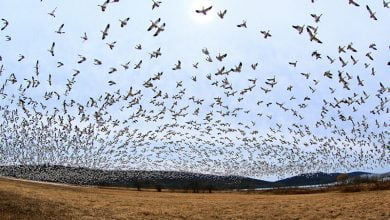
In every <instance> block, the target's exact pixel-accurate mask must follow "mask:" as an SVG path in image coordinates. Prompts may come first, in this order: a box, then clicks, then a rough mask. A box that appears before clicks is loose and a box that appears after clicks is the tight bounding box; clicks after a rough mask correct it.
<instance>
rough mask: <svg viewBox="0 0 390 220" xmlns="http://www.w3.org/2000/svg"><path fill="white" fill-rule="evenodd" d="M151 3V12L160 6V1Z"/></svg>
mask: <svg viewBox="0 0 390 220" xmlns="http://www.w3.org/2000/svg"><path fill="white" fill-rule="evenodd" d="M152 2H153V5H152V10H154V9H155V8H158V7H160V4H161V3H162V2H161V1H155V0H152Z"/></svg>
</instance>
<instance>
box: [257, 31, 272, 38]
mask: <svg viewBox="0 0 390 220" xmlns="http://www.w3.org/2000/svg"><path fill="white" fill-rule="evenodd" d="M260 33H261V34H262V35H264V39H267V38H268V37H272V35H271V33H270V30H268V31H260Z"/></svg>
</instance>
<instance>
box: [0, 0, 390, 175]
mask: <svg viewBox="0 0 390 220" xmlns="http://www.w3.org/2000/svg"><path fill="white" fill-rule="evenodd" d="M35 1H36V2H34V3H29V4H33V5H34V8H32V9H34V10H35V9H36V10H35V11H32V9H30V10H31V12H30V13H31V14H24V13H22V12H19V13H20V14H19V15H18V16H13V17H12V18H11V17H7V16H5V15H7V13H5V12H4V11H2V10H5V9H6V10H9V9H10V6H9V5H8V6H7V7H2V8H3V9H1V5H2V4H5V3H0V18H1V23H0V28H1V31H0V103H1V104H0V114H1V117H0V165H18V164H53V165H54V164H56V165H69V166H76V167H89V168H102V169H141V170H175V171H190V172H202V173H212V174H227V175H244V176H256V177H262V176H272V175H291V174H297V173H305V172H316V171H325V172H327V171H329V172H332V171H349V170H358V169H360V170H368V169H372V168H378V167H382V168H383V167H384V168H386V167H387V168H389V167H390V139H389V129H388V126H389V112H390V110H389V92H390V87H389V80H388V79H389V68H390V66H389V65H390V59H389V50H390V45H389V44H388V43H390V42H385V43H386V44H383V40H382V42H381V43H378V42H376V41H375V40H376V39H378V36H374V35H375V32H374V29H375V30H377V26H375V25H377V24H378V22H382V24H388V25H389V26H390V21H389V20H388V19H389V16H388V13H389V6H390V3H389V2H386V1H383V2H382V0H375V1H363V0H343V1H340V2H343V3H342V4H341V8H342V10H345V11H353V12H356V11H358V13H359V14H360V18H359V19H360V20H363V21H364V23H363V24H352V23H351V24H350V25H355V26H360V27H359V28H360V30H361V32H360V33H358V34H357V33H356V34H353V35H352V37H351V38H350V39H345V38H343V39H342V40H340V41H337V36H338V30H334V32H333V33H329V31H330V30H332V29H331V27H330V26H329V24H327V21H328V20H329V19H330V18H331V17H332V16H333V15H331V14H332V11H331V10H329V9H327V10H324V11H322V9H321V7H316V5H317V4H321V2H323V1H327V0H306V1H303V2H304V3H302V2H300V3H299V4H307V5H308V6H307V7H309V8H311V10H310V11H308V10H301V11H297V12H296V13H297V14H303V15H300V16H303V17H306V18H308V19H309V20H310V22H306V21H308V20H307V19H306V20H305V22H304V23H303V22H301V21H300V19H298V17H299V16H297V17H284V16H283V15H282V14H280V13H278V12H277V11H275V12H273V13H274V15H275V17H274V18H270V19H277V20H281V21H283V22H284V23H283V24H288V25H284V26H283V28H282V29H281V28H280V26H281V25H280V24H278V27H275V28H274V29H273V26H272V25H270V23H269V24H268V23H267V21H268V20H266V19H264V20H261V21H259V20H256V19H253V18H252V19H251V20H249V18H246V16H247V13H246V11H245V10H244V8H243V7H244V6H242V7H237V8H235V7H232V8H227V7H224V6H225V2H224V1H199V2H202V4H198V5H197V8H194V9H191V11H190V12H189V13H188V17H191V18H192V19H193V23H194V24H192V25H193V26H186V25H184V24H187V23H185V22H182V23H180V22H181V21H180V19H181V20H184V18H181V17H180V16H179V15H175V13H178V14H180V13H179V10H174V9H172V11H171V13H168V15H167V13H160V11H161V10H165V12H166V11H167V10H168V9H167V8H166V7H172V5H169V6H168V4H169V3H172V2H175V1H170V0H165V1H158V0H150V1H134V2H133V1H132V2H131V3H129V2H126V1H124V0H106V1H101V2H100V4H97V3H96V1H86V2H83V3H82V4H83V6H82V7H80V8H78V9H77V10H78V11H82V10H84V9H83V7H85V5H89V7H88V13H94V14H91V15H89V14H87V12H86V14H85V16H81V15H78V17H75V16H76V15H75V14H76V12H75V13H74V14H73V13H72V10H73V9H72V7H78V6H76V5H73V6H69V2H64V1H49V0H35ZM194 1H195V2H196V0H194ZM32 2H33V1H32ZM186 2H187V1H186ZM188 2H189V3H188V4H191V3H190V1H188ZM227 2H229V1H227ZM240 3H241V4H242V3H243V1H242V2H241V1H240ZM252 3H253V1H252V2H251V1H249V2H248V5H246V7H247V8H248V9H250V8H251V7H252V6H250V4H252ZM129 4H130V5H131V10H132V12H130V9H129V10H127V8H126V7H128V5H129ZM144 4H147V7H148V10H147V11H142V10H143V9H144V7H141V6H139V5H144ZM180 4H182V3H180ZM236 4H237V3H236ZM338 4H340V3H338ZM15 5H16V6H18V7H21V8H22V7H23V2H22V1H19V3H17V1H16V3H15ZM226 5H229V4H227V3H226ZM174 6H175V4H173V7H174ZM137 7H139V8H140V9H138V8H137ZM178 7H179V6H178ZM283 7H285V6H284V5H280V8H281V10H283V9H282V8H283ZM141 9H142V10H141ZM15 10H16V8H15ZM85 10H87V8H85ZM284 10H286V9H284ZM287 10H288V9H287ZM134 11H136V12H134ZM117 12H120V13H117ZM136 14H137V15H136ZM233 15H234V19H232V17H230V16H233ZM267 15H269V14H267ZM328 15H329V16H328ZM354 15H355V14H354ZM259 16H260V15H259ZM351 16H352V15H351ZM38 17H39V18H40V20H39V22H37V21H38V20H34V19H35V18H38ZM229 17H230V18H229ZM237 17H240V18H242V19H236V18H237ZM346 17H347V15H346ZM69 18H71V20H69ZM209 18H210V19H209ZM295 18H296V19H295ZM29 19H30V21H29V22H27V21H28V20H29ZM333 19H334V18H333ZM339 19H340V22H343V19H344V18H342V17H340V18H339ZM345 19H346V20H347V21H344V22H349V21H350V20H351V19H347V18H345ZM382 19H383V20H382ZM386 19H387V20H386ZM65 21H68V23H66V22H65ZM175 22H176V23H175ZM197 22H198V23H197ZM199 22H200V23H199ZM202 22H204V24H201V23H202ZM197 26H200V27H197ZM323 26H324V28H323ZM389 26H387V27H384V26H383V27H382V28H384V30H389V28H388V27H389ZM52 27H55V28H52ZM372 27H373V28H372ZM82 28H85V29H84V30H83V29H82ZM348 28H349V26H345V27H344V31H345V32H348ZM371 28H372V29H371ZM192 29H196V32H197V33H198V32H199V33H198V34H199V35H196V36H195V35H193V36H191V35H190V33H192V32H191V30H192ZM281 30H283V31H281ZM187 31H188V35H185V32H187ZM327 31H328V32H327ZM183 33H184V35H183ZM282 33H283V34H282ZM387 33H388V34H389V32H387ZM283 35H285V36H283ZM197 36H198V37H197ZM199 36H205V37H204V38H199ZM362 36H363V39H366V40H360V39H362ZM371 37H372V39H373V40H372V39H371ZM383 37H387V41H388V40H389V39H390V38H388V37H389V35H388V36H383ZM210 38H213V39H214V41H213V42H209V41H208V40H209V39H210ZM241 39H242V40H241ZM247 39H251V40H247ZM280 39H283V42H282V41H281V40H280ZM335 39H336V41H335ZM199 42H201V44H203V45H202V46H199V47H198V45H199ZM335 42H336V44H335ZM367 42H368V43H367ZM220 45H224V46H223V47H222V46H220ZM242 45H243V46H242ZM195 47H196V48H195ZM243 48H245V49H243ZM254 51H257V52H254ZM284 51H289V52H288V53H287V54H284V55H280V54H283V53H285V52H284ZM286 56H287V57H289V58H288V59H285V57H286ZM281 57H282V58H283V60H281ZM386 59H387V60H386Z"/></svg>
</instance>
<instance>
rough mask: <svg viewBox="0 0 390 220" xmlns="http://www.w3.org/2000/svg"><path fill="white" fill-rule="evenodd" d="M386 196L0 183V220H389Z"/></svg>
mask: <svg viewBox="0 0 390 220" xmlns="http://www.w3.org/2000/svg"><path fill="white" fill-rule="evenodd" d="M389 204H390V190H383V191H371V192H367V191H365V192H355V193H342V192H337V191H333V192H325V193H314V194H295V195H274V194H272V193H243V192H240V193H237V192H234V193H228V192H225V193H220V192H219V193H211V194H208V193H174V192H153V191H140V192H139V191H135V190H132V189H121V188H97V187H73V186H60V185H49V184H42V183H32V182H25V181H18V180H10V179H2V178H0V219H1V220H3V219H5V220H6V219H390V206H389Z"/></svg>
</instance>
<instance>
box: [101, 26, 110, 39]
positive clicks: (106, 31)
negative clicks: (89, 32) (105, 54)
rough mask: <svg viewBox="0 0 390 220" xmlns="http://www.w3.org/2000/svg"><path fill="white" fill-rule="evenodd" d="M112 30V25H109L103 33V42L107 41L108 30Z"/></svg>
mask: <svg viewBox="0 0 390 220" xmlns="http://www.w3.org/2000/svg"><path fill="white" fill-rule="evenodd" d="M109 29H110V24H107V25H106V27H105V28H104V30H103V31H101V32H102V40H104V39H106V37H107V36H108V30H109Z"/></svg>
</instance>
